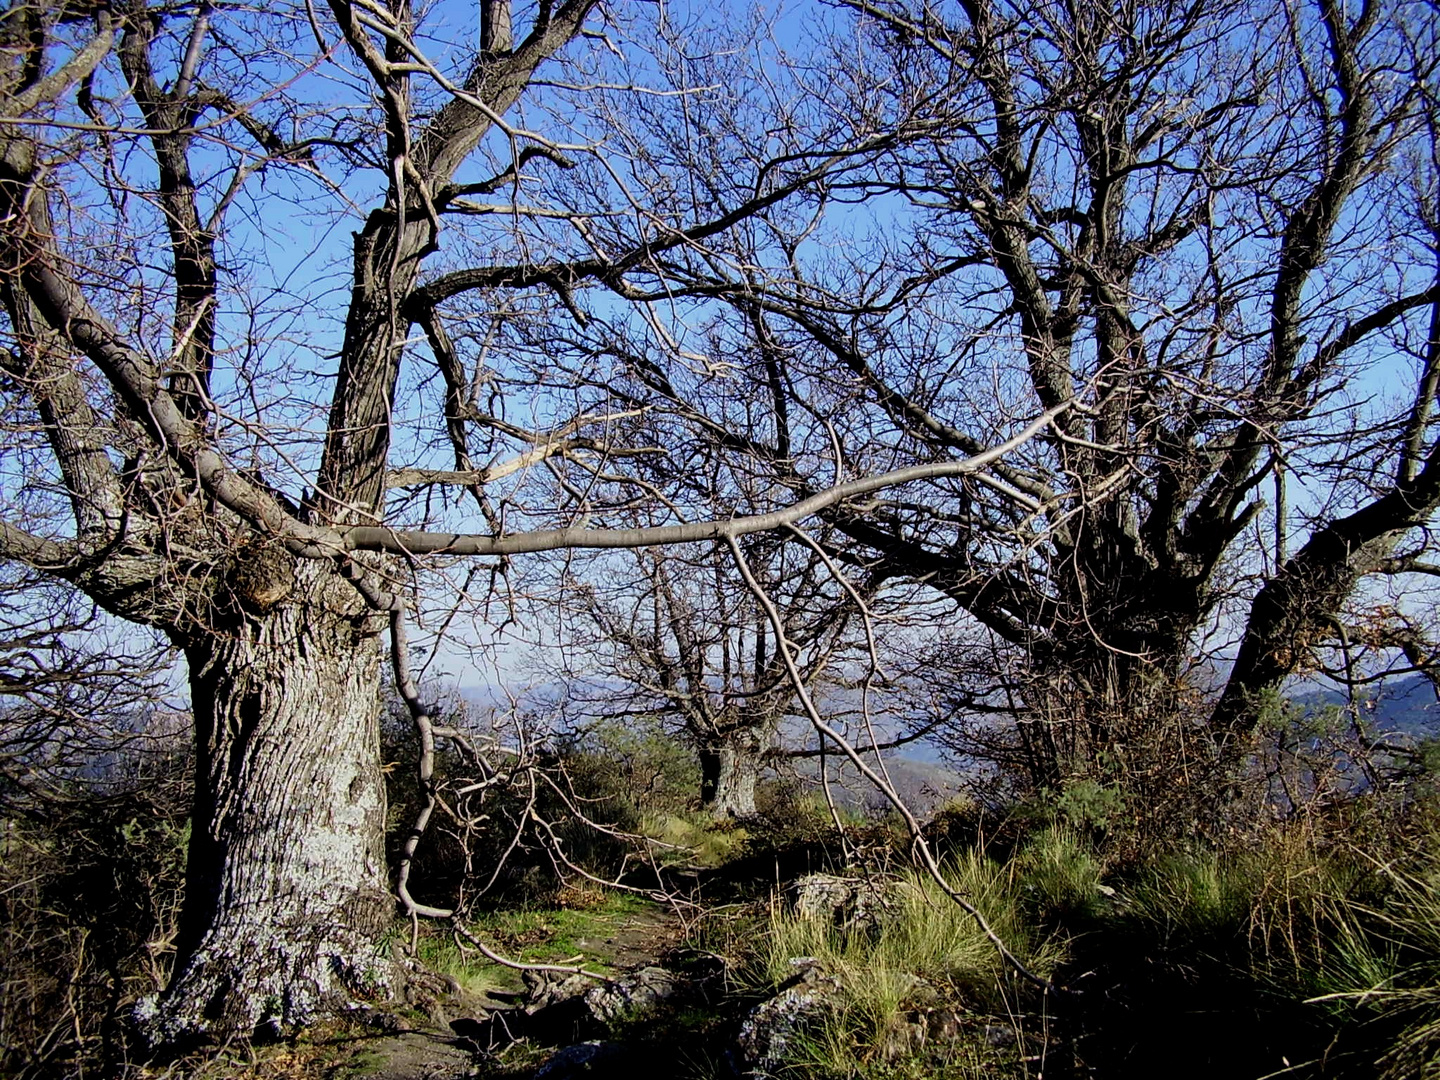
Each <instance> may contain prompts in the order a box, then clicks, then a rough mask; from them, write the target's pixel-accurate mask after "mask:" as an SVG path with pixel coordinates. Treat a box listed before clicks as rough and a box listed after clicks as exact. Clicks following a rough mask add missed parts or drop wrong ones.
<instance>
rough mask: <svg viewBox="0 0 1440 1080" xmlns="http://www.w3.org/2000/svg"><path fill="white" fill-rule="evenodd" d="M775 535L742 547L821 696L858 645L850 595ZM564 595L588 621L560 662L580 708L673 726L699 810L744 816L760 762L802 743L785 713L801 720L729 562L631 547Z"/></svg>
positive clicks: (710, 553) (843, 678)
mask: <svg viewBox="0 0 1440 1080" xmlns="http://www.w3.org/2000/svg"><path fill="white" fill-rule="evenodd" d="M779 540H780V542H778V543H777V538H775V537H771V536H763V535H762V536H759V537H756V538H754V541H755V542H753V543H751V544H749V545H747V547H748V548H749V552H748V557H749V559H750V563H751V566H752V568H753V569H754V572H755V574H756V575H757V576H758V577H759V578H760V579H761V580H763V581H765V582H767V583H768V584H769V588H770V590H771V592H772V594H773V595H774V596H775V597H776V598H777V599H776V603H777V606H778V607H779V609H780V610H781V612H782V613H783V618H784V621H785V635H786V637H787V639H788V640H789V641H790V642H791V644H792V646H793V647H794V649H795V651H796V654H797V666H798V669H799V671H800V673H801V676H802V678H804V680H805V682H806V684H807V686H810V687H811V688H812V693H815V694H816V695H817V696H821V695H820V693H819V690H818V687H817V684H818V683H823V684H826V685H828V686H829V687H831V688H835V689H839V688H841V687H843V686H844V685H845V684H846V682H847V681H848V680H851V679H853V672H854V671H855V668H856V661H857V659H859V658H860V657H861V656H862V655H863V652H864V639H863V637H862V636H860V634H859V632H858V630H857V629H856V627H855V620H854V614H855V610H856V609H855V605H854V604H853V603H852V599H851V596H850V595H849V594H848V593H847V592H845V591H844V590H842V589H838V588H836V587H835V586H834V583H833V580H832V578H831V575H830V573H829V570H828V569H827V567H826V564H825V559H824V556H823V553H822V552H820V551H819V550H818V549H815V550H812V549H810V548H808V547H805V546H803V545H800V544H794V543H788V544H787V543H785V542H784V541H783V537H781V538H779ZM607 579H608V580H607ZM574 591H575V593H576V594H577V599H578V605H577V606H578V607H579V608H580V610H579V615H580V618H581V619H582V620H584V622H585V623H588V624H589V632H588V634H587V633H586V628H585V627H584V626H579V627H575V628H574V629H573V630H572V631H571V636H572V638H573V640H570V641H567V645H566V652H567V653H571V654H574V653H576V652H577V651H578V652H580V653H582V654H583V657H584V660H583V664H584V666H583V668H581V667H579V666H578V665H574V666H572V669H571V670H569V671H567V678H568V680H569V681H570V684H571V689H570V693H569V696H570V698H571V699H572V700H573V701H575V702H576V704H577V705H578V707H579V709H580V710H581V711H582V714H590V715H595V714H599V715H603V716H608V717H616V716H620V717H623V716H625V715H627V714H629V715H637V716H644V717H645V718H647V719H649V720H651V721H658V722H660V723H661V724H662V726H668V727H670V728H672V729H675V730H677V732H678V734H679V735H680V737H681V738H683V739H684V741H685V742H687V743H688V744H689V745H691V746H693V747H694V749H695V751H696V753H697V755H698V757H699V761H700V804H701V807H702V809H704V810H705V811H707V812H708V813H711V814H714V815H715V816H716V817H719V818H729V817H739V818H744V817H750V816H753V815H754V814H755V811H756V804H755V788H756V784H757V783H758V781H759V779H760V777H761V773H762V770H763V769H764V768H766V767H767V766H774V765H778V764H780V762H781V760H782V759H783V758H784V757H786V756H789V755H790V754H793V753H795V752H797V751H798V752H803V750H804V748H803V746H801V747H797V746H796V745H795V738H794V731H793V730H790V731H788V732H787V731H786V721H787V720H789V719H792V718H793V719H799V720H803V719H804V717H803V714H802V713H801V712H800V711H799V703H798V700H797V698H796V693H795V689H794V687H793V686H792V685H791V682H790V677H789V675H788V673H787V672H786V669H785V667H784V665H783V663H782V662H781V660H780V657H779V654H778V652H777V651H776V650H775V648H774V645H773V643H772V641H771V631H770V627H769V624H768V621H767V620H766V619H765V617H764V614H763V612H761V611H760V610H758V609H757V607H756V604H755V601H754V599H753V598H752V597H751V596H750V594H749V592H748V590H746V588H745V585H744V582H743V581H741V580H740V579H739V578H738V577H737V576H736V575H735V573H734V567H733V561H732V560H729V559H726V558H723V557H722V554H721V553H719V552H716V551H714V550H700V551H689V550H684V549H680V550H674V549H664V548H656V549H650V550H645V551H637V552H635V553H634V556H633V561H632V560H626V561H625V562H623V563H621V565H620V566H619V567H618V568H613V569H612V570H611V572H610V573H609V574H606V575H604V577H601V575H599V574H597V573H593V572H592V573H589V574H586V575H585V577H584V584H581V585H579V586H577V587H576V589H575V590H574ZM587 639H589V640H590V641H591V642H593V643H592V644H590V645H589V647H586V646H585V645H583V644H581V643H582V642H585V641H586V640H587ZM587 686H588V687H589V689H588V690H587V689H586V688H587ZM789 726H790V728H791V729H793V728H794V725H793V724H792V725H789ZM805 729H806V730H808V724H806V725H805ZM787 734H788V735H789V738H788V739H786V738H784V736H785V735H787ZM787 744H788V745H787Z"/></svg>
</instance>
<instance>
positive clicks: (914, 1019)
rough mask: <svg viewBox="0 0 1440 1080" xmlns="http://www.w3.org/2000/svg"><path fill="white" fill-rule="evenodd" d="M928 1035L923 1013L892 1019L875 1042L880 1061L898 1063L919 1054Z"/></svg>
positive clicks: (906, 1014)
mask: <svg viewBox="0 0 1440 1080" xmlns="http://www.w3.org/2000/svg"><path fill="white" fill-rule="evenodd" d="M929 1034H930V1029H929V1026H928V1025H927V1024H926V1022H925V1014H924V1013H920V1012H909V1013H902V1014H901V1015H899V1016H897V1017H895V1018H894V1020H893V1021H892V1022H891V1023H890V1024H889V1025H888V1026H887V1027H886V1029H885V1031H884V1033H883V1034H882V1035H881V1036H880V1038H879V1039H878V1040H877V1046H878V1049H879V1053H880V1060H881V1061H887V1062H890V1061H898V1060H900V1059H901V1058H907V1057H912V1056H914V1055H916V1054H918V1053H920V1051H921V1050H922V1049H924V1047H925V1043H926V1041H927V1040H928V1038H929Z"/></svg>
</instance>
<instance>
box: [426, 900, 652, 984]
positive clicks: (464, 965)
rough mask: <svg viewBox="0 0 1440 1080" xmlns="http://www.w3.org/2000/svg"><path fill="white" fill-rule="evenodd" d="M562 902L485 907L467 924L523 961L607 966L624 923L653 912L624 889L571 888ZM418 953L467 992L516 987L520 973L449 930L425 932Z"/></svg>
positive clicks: (497, 948)
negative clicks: (464, 943)
mask: <svg viewBox="0 0 1440 1080" xmlns="http://www.w3.org/2000/svg"><path fill="white" fill-rule="evenodd" d="M561 900H562V901H563V902H564V904H565V906H559V905H557V906H550V907H526V908H512V909H504V910H499V911H491V912H483V913H480V914H477V915H476V916H475V917H473V918H472V919H471V920H470V923H469V928H470V930H471V932H472V933H474V934H475V935H476V936H477V937H479V938H480V939H481V940H483V941H485V942H486V943H487V944H488V945H490V946H491V948H493V949H495V951H496V952H498V953H500V954H501V955H503V956H507V957H509V958H510V959H512V960H518V961H520V962H521V963H526V964H553V963H557V962H561V961H571V962H575V963H578V964H580V966H583V967H585V968H587V969H588V970H591V971H596V972H606V971H609V970H611V968H612V967H613V961H614V950H613V949H612V948H610V947H609V946H608V945H607V942H608V941H609V940H610V939H613V938H614V937H615V936H616V934H617V933H618V932H620V931H621V930H622V929H623V928H624V927H625V925H626V924H627V923H629V922H631V921H632V920H634V919H636V918H637V917H646V916H653V915H655V914H656V913H657V912H659V910H660V909H659V908H658V906H657V905H656V904H654V903H653V902H652V901H650V900H646V899H644V898H643V897H638V896H635V895H634V894H632V893H624V892H600V891H599V890H595V891H593V892H591V891H572V892H570V893H567V894H562V896H561ZM419 952H420V959H421V960H422V961H423V962H424V963H425V964H426V966H428V967H429V968H430V969H431V970H433V971H436V972H438V973H440V974H442V975H448V976H450V977H451V978H453V979H455V980H456V982H457V983H458V984H459V985H460V987H461V989H463V990H465V991H466V992H468V993H473V994H476V995H483V994H485V993H486V992H487V991H489V990H514V989H516V988H517V987H518V986H519V985H520V976H519V973H518V972H517V971H515V970H514V969H513V968H507V967H505V966H503V965H500V964H496V963H493V962H491V961H489V960H487V959H485V958H484V957H483V956H481V955H479V954H478V953H476V952H474V951H473V950H469V949H462V948H460V947H459V946H458V945H457V944H456V943H455V941H454V939H453V938H451V937H450V936H448V935H442V934H429V935H426V936H424V937H422V938H421V941H420V943H419Z"/></svg>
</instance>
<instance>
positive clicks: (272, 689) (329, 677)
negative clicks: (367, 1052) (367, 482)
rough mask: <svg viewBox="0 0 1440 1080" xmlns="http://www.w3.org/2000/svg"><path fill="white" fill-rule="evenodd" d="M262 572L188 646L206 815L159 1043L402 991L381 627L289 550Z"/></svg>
mask: <svg viewBox="0 0 1440 1080" xmlns="http://www.w3.org/2000/svg"><path fill="white" fill-rule="evenodd" d="M272 554H273V553H272ZM255 562H256V560H254V559H249V558H246V559H241V560H237V564H238V565H237V571H238V572H240V573H237V574H232V575H231V582H230V584H231V586H232V590H233V593H234V594H235V595H234V596H233V597H232V598H231V599H230V600H228V601H227V604H226V606H228V607H229V608H230V611H229V613H228V616H222V618H223V619H224V624H223V625H222V626H220V627H218V628H213V629H211V630H210V631H209V632H205V631H201V632H198V633H196V634H195V635H194V636H193V638H192V639H191V640H190V641H188V642H186V655H187V659H188V661H189V665H190V687H191V696H192V702H193V708H194V712H195V728H196V743H197V760H196V778H195V787H196V796H195V807H196V808H195V817H194V820H193V822H192V832H191V838H190V853H189V865H188V869H187V882H186V894H185V906H184V910H183V912H182V915H181V926H180V932H179V938H178V940H177V942H176V946H177V952H178V955H177V958H176V967H175V971H174V974H173V976H172V979H171V983H170V986H169V987H168V988H167V989H166V991H165V992H164V994H163V995H161V996H160V997H159V998H158V1000H157V999H154V998H151V999H147V1000H146V1001H145V1002H142V1003H141V1006H140V1008H139V1009H138V1010H137V1018H138V1019H139V1021H140V1024H141V1027H142V1030H143V1031H144V1032H145V1034H146V1036H147V1038H149V1040H150V1041H151V1042H152V1044H154V1045H160V1044H166V1045H173V1044H176V1043H182V1044H183V1043H185V1042H188V1041H193V1040H196V1039H220V1038H226V1037H229V1036H232V1035H249V1034H251V1033H253V1032H254V1031H255V1030H256V1029H257V1028H269V1029H271V1030H276V1031H278V1030H281V1029H283V1028H286V1027H290V1026H293V1025H299V1024H303V1023H305V1022H307V1021H308V1020H310V1019H312V1018H313V1017H314V1016H316V1015H317V1014H319V1013H322V1012H324V1011H327V1010H328V1009H330V1008H333V1007H335V1006H337V1005H343V1004H345V1003H346V1002H348V1001H351V1000H354V999H355V997H356V996H357V995H362V996H371V997H373V996H376V995H379V994H385V993H386V992H387V990H389V989H390V984H391V981H392V971H391V967H390V964H389V962H388V960H387V959H386V958H385V957H382V956H381V955H379V953H378V951H377V942H378V940H379V937H380V935H381V933H382V931H383V930H384V929H385V927H386V925H387V924H388V923H389V921H390V918H391V915H392V913H393V910H394V901H393V899H392V897H391V895H390V893H389V890H388V888H387V883H386V871H385V852H384V822H385V791H384V785H383V782H382V778H381V774H380V767H379V766H380V758H379V742H380V740H379V674H380V663H379V656H378V652H377V631H378V630H379V629H380V627H379V625H378V624H377V623H376V621H375V620H374V618H373V617H372V616H370V615H368V614H367V613H366V612H364V610H363V609H362V608H361V607H360V605H359V598H358V597H357V596H356V594H355V591H354V590H353V589H352V588H350V587H349V586H348V585H347V584H346V583H345V582H343V581H341V580H340V579H339V578H338V577H336V576H335V575H334V573H333V572H332V570H331V568H330V566H329V565H328V564H324V563H315V562H311V563H306V564H302V565H301V566H299V567H295V566H294V565H293V563H290V562H289V561H288V560H287V559H286V558H285V557H283V556H282V557H280V559H279V560H277V562H276V567H277V568H276V569H275V572H274V573H272V574H270V575H269V579H268V581H261V582H260V584H261V585H264V586H267V587H265V588H260V589H256V588H254V585H255V584H256V582H255V580H254V578H255V573H254V566H255ZM242 574H243V575H248V576H247V577H245V580H243V581H242V580H241V576H242ZM242 585H243V586H245V587H243V588H242V587H241V586H242ZM286 593H288V595H284V594H286ZM276 596H282V599H279V600H276V599H275V597H276ZM272 605H273V606H272Z"/></svg>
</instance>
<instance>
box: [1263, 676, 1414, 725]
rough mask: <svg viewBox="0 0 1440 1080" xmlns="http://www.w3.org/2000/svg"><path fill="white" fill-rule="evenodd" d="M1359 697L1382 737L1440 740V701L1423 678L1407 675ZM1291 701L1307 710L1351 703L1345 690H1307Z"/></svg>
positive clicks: (1368, 689)
mask: <svg viewBox="0 0 1440 1080" xmlns="http://www.w3.org/2000/svg"><path fill="white" fill-rule="evenodd" d="M1355 697H1356V701H1357V702H1358V703H1359V705H1360V708H1361V710H1362V715H1363V716H1364V718H1365V721H1366V723H1367V725H1371V726H1373V727H1374V728H1375V730H1376V731H1378V732H1380V733H1382V734H1386V735H1390V734H1393V735H1397V736H1401V737H1404V738H1407V739H1411V740H1416V741H1419V740H1422V739H1434V738H1440V701H1437V700H1436V698H1435V690H1434V688H1433V687H1432V686H1431V684H1430V681H1429V680H1428V679H1426V678H1425V677H1424V676H1423V675H1405V676H1401V677H1399V678H1395V679H1387V680H1386V681H1384V682H1383V683H1377V684H1375V685H1374V686H1367V687H1361V688H1358V689H1357V692H1356V695H1355ZM1290 700H1292V701H1293V702H1295V703H1296V704H1297V705H1301V706H1304V707H1305V708H1306V709H1307V710H1315V709H1320V708H1324V707H1327V706H1336V707H1345V706H1347V705H1349V703H1350V698H1349V696H1348V695H1347V694H1346V693H1345V692H1344V691H1343V690H1334V689H1312V690H1307V691H1305V692H1303V693H1298V694H1294V695H1292V696H1291V699H1290Z"/></svg>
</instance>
